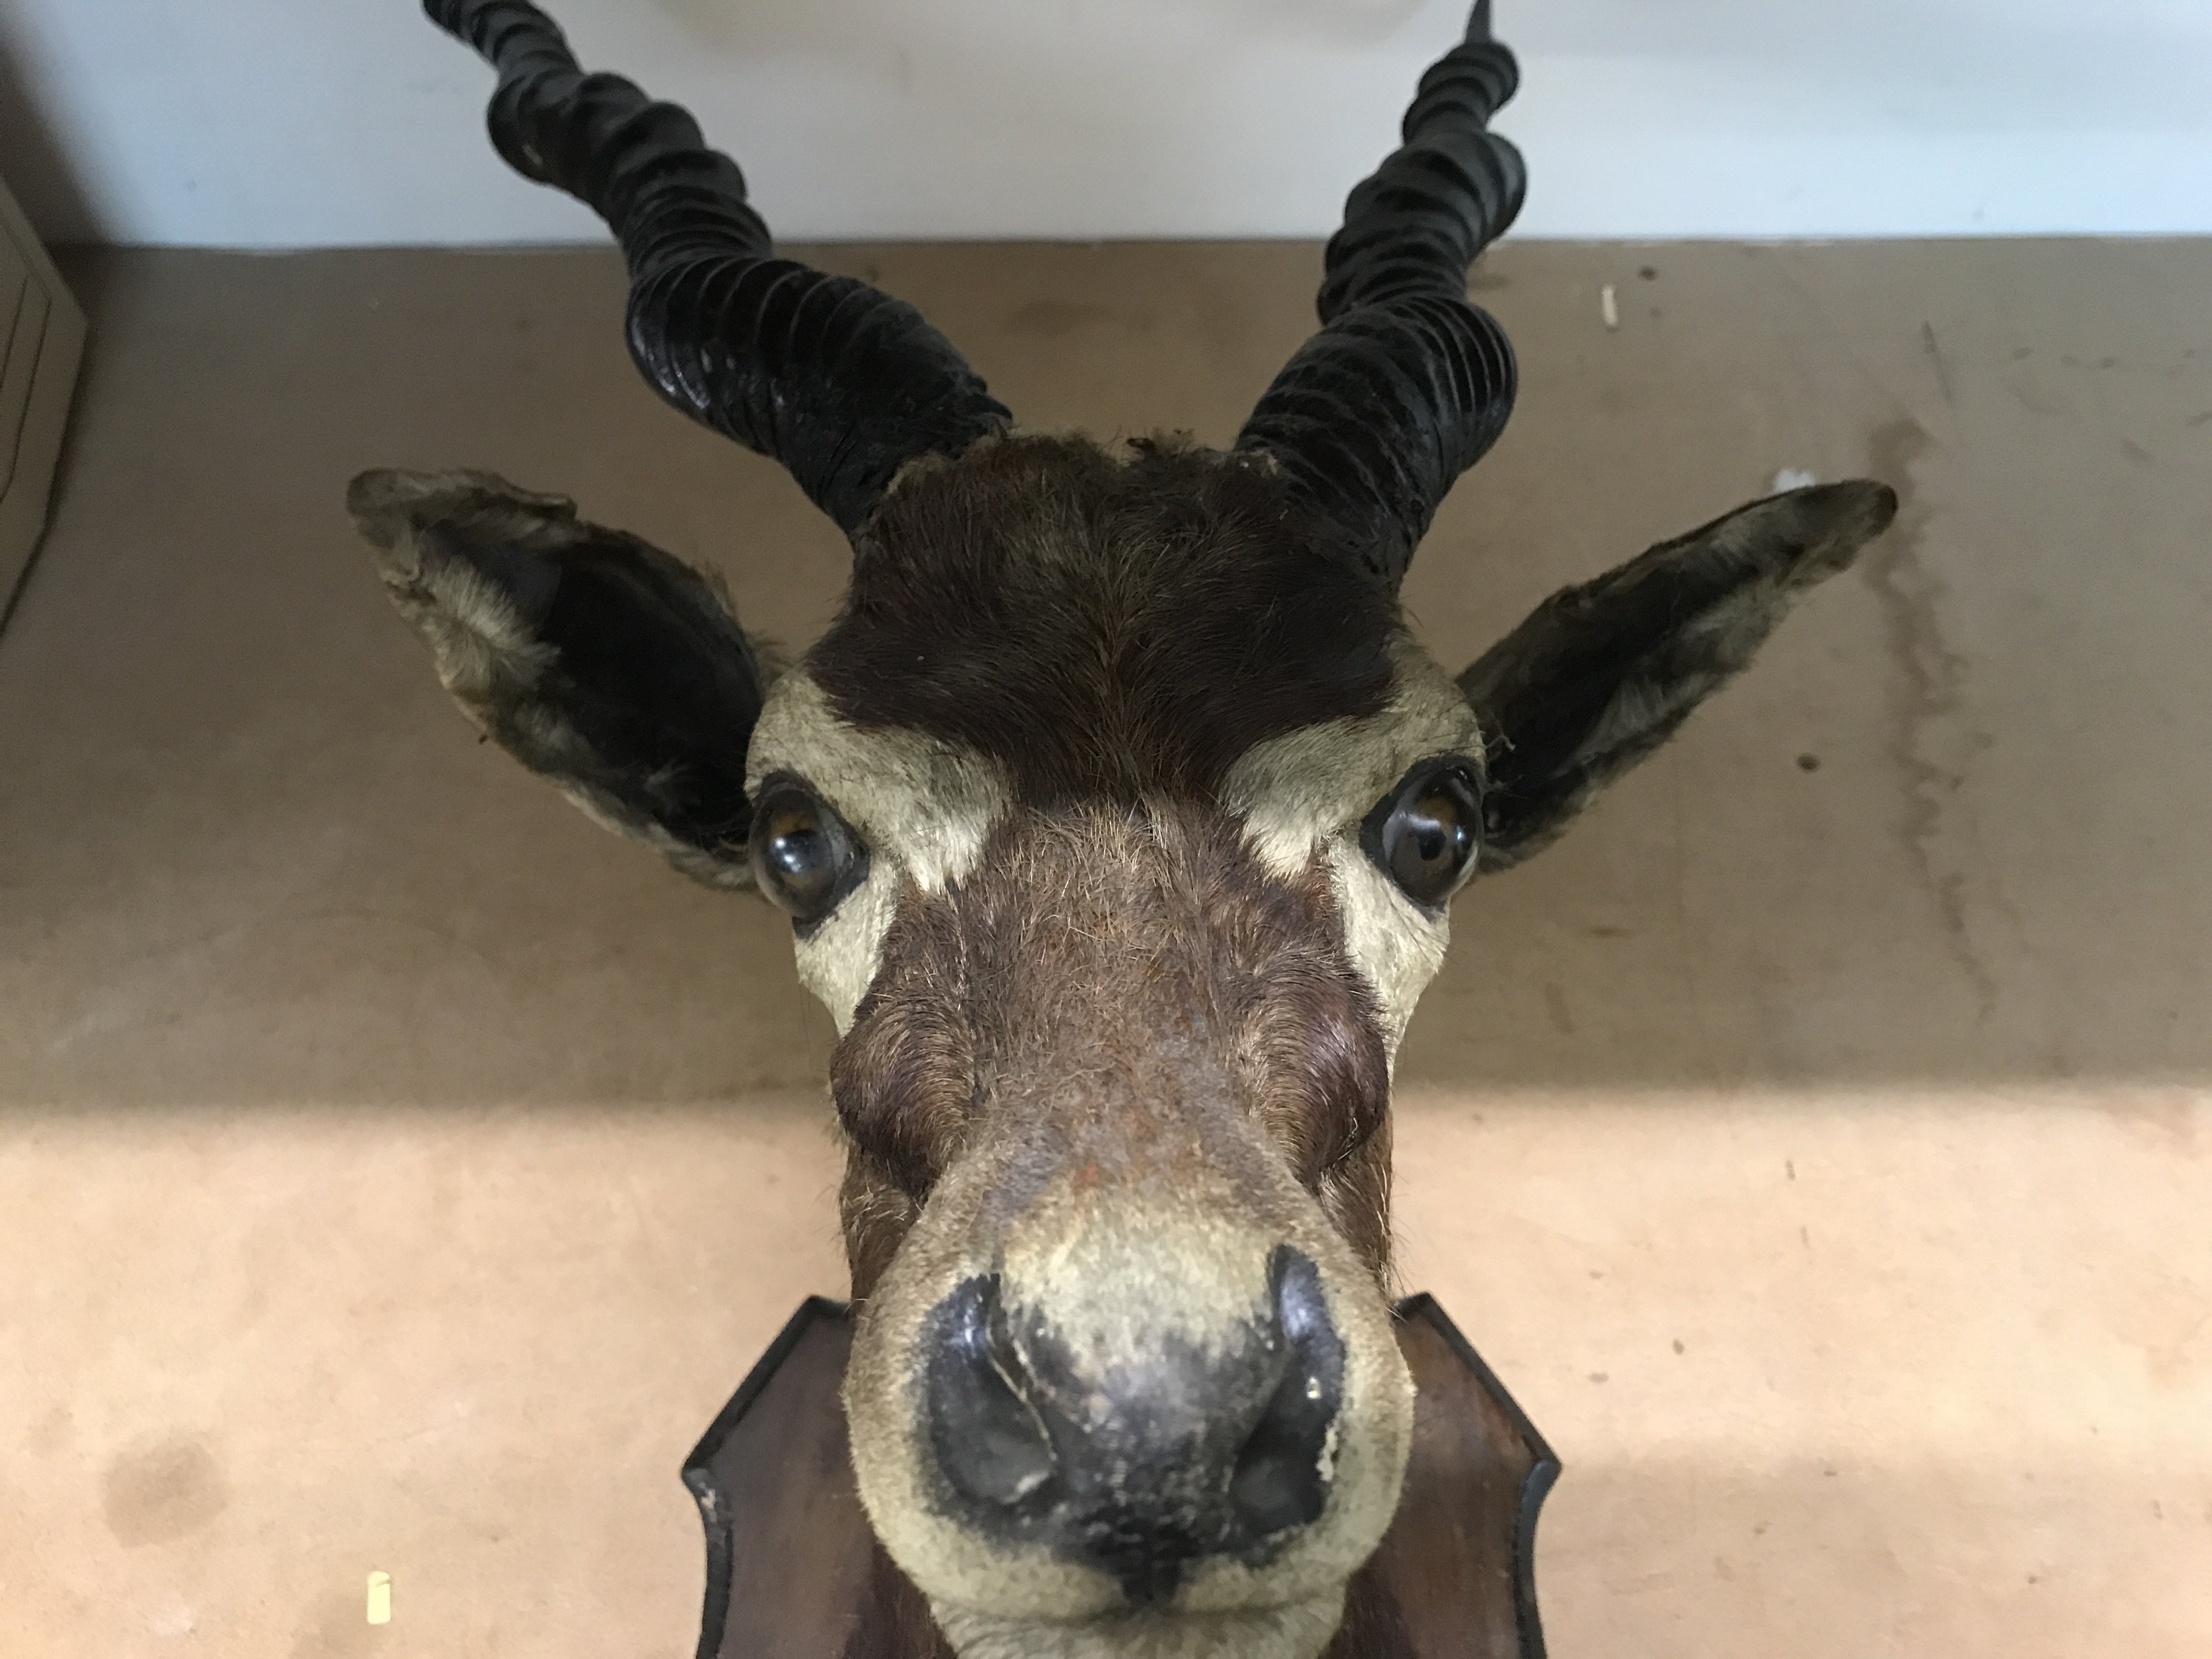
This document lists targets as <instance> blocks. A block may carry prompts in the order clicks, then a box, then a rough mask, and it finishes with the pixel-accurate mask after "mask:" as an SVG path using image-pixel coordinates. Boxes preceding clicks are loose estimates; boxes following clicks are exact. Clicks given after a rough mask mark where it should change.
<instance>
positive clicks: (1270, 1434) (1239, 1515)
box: [1229, 1245, 1344, 1541]
mask: <svg viewBox="0 0 2212 1659" xmlns="http://www.w3.org/2000/svg"><path fill="white" fill-rule="evenodd" d="M1268 1277H1269V1279H1270V1281H1271V1283H1272V1285H1273V1291H1274V1314H1275V1319H1276V1322H1277V1325H1278V1328H1279V1331H1280V1333H1281V1336H1282V1340H1283V1342H1284V1345H1285V1347H1286V1349H1287V1352H1286V1354H1285V1362H1284V1366H1283V1372H1282V1381H1281V1382H1280V1383H1279V1384H1277V1386H1276V1389H1275V1391H1274V1393H1273V1395H1272V1396H1270V1398H1269V1399H1268V1401H1267V1407H1266V1409H1265V1410H1264V1411H1263V1412H1262V1413H1261V1417H1260V1420H1259V1422H1258V1423H1257V1424H1256V1425H1254V1427H1253V1430H1252V1432H1251V1433H1250V1434H1249V1436H1247V1437H1246V1438H1245V1441H1244V1444H1243V1448H1242V1449H1240V1450H1239V1451H1238V1453H1237V1466H1236V1468H1235V1470H1234V1471H1233V1472H1232V1474H1231V1476H1230V1481H1229V1503H1230V1508H1231V1510H1232V1511H1233V1512H1234V1515H1235V1521H1234V1522H1233V1526H1234V1529H1235V1530H1236V1531H1237V1532H1238V1533H1240V1534H1243V1537H1244V1538H1245V1539H1246V1540H1248V1541H1258V1540H1260V1539H1263V1538H1266V1537H1268V1536H1269V1535H1271V1534H1275V1533H1279V1532H1283V1531H1285V1530H1287V1529H1288V1528H1291V1527H1297V1526H1304V1525H1305V1524H1307V1523H1308V1522H1311V1521H1314V1520H1316V1519H1317V1518H1318V1517H1319V1516H1320V1515H1321V1512H1322V1509H1323V1508H1324V1507H1325V1506H1326V1505H1327V1504H1328V1491H1329V1486H1330V1485H1331V1483H1332V1481H1333V1480H1334V1476H1335V1468H1334V1462H1335V1448H1336V1418H1337V1413H1338V1411H1339V1409H1340V1407H1342V1406H1343V1403H1344V1339H1343V1338H1342V1337H1341V1336H1340V1335H1339V1334H1337V1329H1336V1325H1335V1322H1334V1321H1333V1320H1331V1319H1330V1318H1329V1316H1328V1300H1327V1298H1326V1297H1324V1296H1323V1295H1322V1286H1321V1271H1320V1269H1319V1268H1317V1267H1315V1265H1314V1263H1313V1261H1312V1259H1311V1258H1310V1257H1309V1256H1307V1255H1304V1254H1303V1253H1301V1252H1299V1251H1297V1250H1294V1249H1291V1248H1290V1247H1289V1246H1287V1245H1285V1246H1283V1247H1281V1248H1279V1249H1277V1250H1276V1252H1275V1254H1274V1256H1273V1260H1272V1261H1270V1263H1269V1273H1268Z"/></svg>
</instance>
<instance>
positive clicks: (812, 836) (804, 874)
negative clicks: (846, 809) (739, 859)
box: [752, 778, 868, 932]
mask: <svg viewBox="0 0 2212 1659" xmlns="http://www.w3.org/2000/svg"><path fill="white" fill-rule="evenodd" d="M752 860H753V879H754V880H755V881H757V882H758V883H759V884H760V890H761V891H762V892H763V893H764V894H766V895H767V896H769V899H770V900H772V901H773V902H775V904H776V906H777V907H778V908H781V909H784V910H787V911H789V912H790V913H791V916H792V920H793V921H796V922H797V923H798V924H799V929H800V931H801V932H805V930H806V929H807V928H809V927H812V926H813V925H814V924H815V923H817V922H818V921H822V920H823V918H824V917H825V916H827V915H829V913H830V912H831V911H832V910H834V909H836V908H837V901H838V900H840V899H842V898H843V897H844V896H845V895H846V894H848V893H849V892H851V891H852V890H853V889H854V888H855V887H857V886H859V885H860V878H862V877H863V876H865V875H866V874H867V872H868V854H867V849H866V848H864V847H862V846H861V845H860V837H859V836H855V835H854V833H853V831H852V829H851V828H850V827H849V826H848V824H847V823H846V822H845V820H844V819H842V818H841V817H838V816H837V815H836V813H835V812H833V811H830V810H829V807H827V806H826V805H823V802H822V800H821V799H820V797H818V796H817V795H816V794H815V793H814V792H813V791H812V790H811V789H809V788H808V787H806V786H805V784H803V783H800V782H799V781H797V780H796V779H794V778H771V779H769V781H767V782H766V783H765V784H763V786H762V787H761V793H760V799H758V800H757V801H755V802H754V803H753V823H752Z"/></svg>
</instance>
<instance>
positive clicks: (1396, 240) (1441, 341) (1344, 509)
mask: <svg viewBox="0 0 2212 1659" xmlns="http://www.w3.org/2000/svg"><path fill="white" fill-rule="evenodd" d="M1519 85H1520V69H1519V67H1518V66H1517V65H1516V64H1515V62H1514V58H1513V54H1512V53H1511V52H1509V51H1508V50H1507V49H1506V48H1505V47H1504V46H1500V45H1499V44H1498V42H1497V41H1495V40H1492V38H1491V31H1490V0H1481V3H1480V4H1478V5H1477V6H1476V7H1475V8H1474V15H1473V16H1472V17H1471V18H1470V19H1469V20H1468V28H1467V37H1466V40H1464V41H1463V42H1462V44H1461V45H1460V46H1456V47H1455V48H1454V49H1453V50H1452V51H1451V52H1448V53H1446V54H1445V55H1444V56H1443V58H1440V59H1439V60H1437V63H1436V64H1434V65H1432V66H1431V68H1430V70H1429V72H1428V73H1427V74H1426V75H1425V76H1422V77H1421V85H1420V90H1419V93H1418V94H1416V95H1415V97H1414V99H1413V106H1412V107H1411V108H1409V109H1408V110H1407V112H1406V120H1405V125H1404V128H1403V132H1402V139H1403V148H1401V149H1399V150H1397V151H1396V152H1395V153H1394V154H1393V155H1391V156H1390V157H1389V159H1388V160H1386V161H1384V162H1383V165H1382V166H1381V167H1377V168H1376V171H1375V173H1374V174H1373V176H1371V177H1370V178H1369V179H1365V180H1364V181H1363V182H1362V183H1361V184H1360V185H1358V186H1357V187H1356V188H1355V189H1354V190H1353V191H1352V194H1351V196H1350V197H1349V198H1347V199H1346V203H1345V204H1344V225H1343V228H1341V229H1340V230H1339V231H1338V232H1337V234H1335V235H1334V237H1333V238H1331V239H1330V241H1329V244H1328V254H1327V257H1326V260H1325V264H1324V276H1323V278H1322V286H1321V294H1320V298H1319V301H1318V309H1319V311H1320V313H1321V320H1322V329H1321V331H1320V332H1319V333H1317V334H1316V335H1315V336H1314V337H1312V338H1311V339H1310V340H1308V341H1307V342H1306V343H1305V344H1304V346H1302V347H1301V348H1299V349H1298V351H1297V355H1296V356H1293V357H1292V358H1291V361H1290V362H1289V363H1288V364H1286V365H1285V368H1284V369H1283V372H1282V373H1281V374H1279V375H1277V376H1276V377H1275V380H1274V383H1273V385H1272V386H1269V387H1268V388H1267V393H1266V395H1265V396H1264V397H1262V398H1261V399H1260V402H1259V404H1258V405H1257V406H1256V407H1255V409H1254V410H1253V411H1252V416H1251V418H1250V419H1249V421H1247V422H1245V425H1244V429H1243V432H1242V433H1241V434H1240V435H1238V437H1237V447H1238V448H1240V449H1247V450H1258V451H1261V452H1264V453H1267V454H1268V455H1270V456H1272V457H1273V459H1275V461H1276V463H1277V464H1278V465H1279V466H1280V467H1281V469H1282V471H1283V472H1284V473H1285V475H1286V477H1287V478H1288V479H1289V482H1290V484H1291V492H1292V494H1293V495H1294V497H1295V498H1296V499H1297V501H1298V502H1299V503H1300V505H1301V506H1303V507H1305V508H1306V509H1307V510H1309V511H1310V512H1311V513H1314V514H1316V516H1317V517H1318V518H1319V519H1320V520H1322V522H1323V523H1324V524H1326V525H1327V526H1328V527H1329V528H1330V530H1331V531H1332V532H1333V533H1334V535H1335V536H1336V537H1337V538H1340V539H1341V543H1342V545H1343V547H1344V549H1345V550H1346V554H1347V556H1351V557H1353V558H1356V559H1358V561H1359V562H1361V563H1363V564H1364V565H1365V566H1366V567H1367V568H1369V569H1370V570H1371V571H1372V572H1373V573H1374V574H1375V575H1376V577H1377V578H1378V579H1379V580H1383V581H1385V582H1387V583H1389V585H1390V586H1392V587H1394V588H1395V586H1397V585H1398V583H1399V582H1400V581H1401V580H1403V578H1404V576H1405V574H1406V567H1407V565H1408V564H1409V563H1411V562H1412V560H1413V550H1414V548H1415V547H1416V546H1417V545H1419V542H1420V539H1421V537H1422V535H1423V534H1424V533H1425V532H1426V531H1427V529H1428V527H1429V520H1431V518H1432V517H1434V516H1435V513H1436V510H1437V504H1438V503H1439V502H1441V501H1443V498H1444V493H1445V491H1447V490H1449V489H1450V488H1451V486H1452V482H1453V480H1455V478H1457V477H1459V475H1460V474H1461V473H1462V472H1464V471H1467V469H1468V467H1470V466H1472V465H1474V463H1475V462H1476V461H1477V460H1479V459H1480V458H1481V456H1482V455H1483V453H1484V452H1485V451H1486V450H1487V449H1488V448H1489V447H1490V446H1491V445H1492V444H1493V443H1495V442H1496V441H1498V434H1499V433H1501V432H1502V431H1504V428H1505V422H1506V417H1507V416H1509V415H1510V414H1511V413H1512V410H1513V392H1514V386H1515V371H1514V363H1513V348H1512V345H1511V343H1510V342H1509V341H1508V340H1507V339H1506V337H1505V331H1504V329H1503V328H1502V327H1500V326H1499V325H1498V319H1496V318H1494V317H1492V316H1491V315H1490V313H1488V312H1486V311H1484V310H1482V309H1481V308H1480V307H1477V306H1474V305H1472V304H1470V303H1469V302H1468V298H1467V272H1468V266H1469V265H1471V264H1474V258H1475V256H1476V255H1477V254H1479V253H1480V252H1482V250H1483V249H1484V248H1485V247H1486V246H1489V245H1490V243H1491V242H1492V241H1494V240H1496V239H1497V238H1498V236H1500V235H1502V234H1504V231H1505V228H1506V227H1507V226H1509V225H1510V224H1511V223H1512V222H1513V219H1514V216H1516V214H1518V213H1519V212H1520V210H1521V198H1522V191H1523V189H1524V188H1525V185H1526V182H1527V175H1526V173H1525V170H1524V169H1523V167H1522V161H1521V155H1520V152H1519V151H1518V150H1516V149H1514V148H1513V146H1512V145H1511V144H1510V143H1507V142H1506V141H1505V140H1504V139H1503V138H1501V137H1498V136H1497V135H1496V134H1495V133H1492V132H1491V131H1489V122H1490V118H1491V117H1492V115H1494V114H1496V113H1497V112H1498V108H1499V106H1502V105H1503V104H1504V102H1505V101H1506V100H1507V99H1509V98H1510V97H1511V96H1512V95H1513V94H1514V91H1515V89H1516V88H1517V87H1518V86H1519Z"/></svg>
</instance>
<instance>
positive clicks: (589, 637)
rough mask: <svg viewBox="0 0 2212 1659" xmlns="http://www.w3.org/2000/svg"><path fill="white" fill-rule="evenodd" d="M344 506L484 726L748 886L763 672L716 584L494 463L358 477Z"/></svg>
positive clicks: (567, 781)
mask: <svg viewBox="0 0 2212 1659" xmlns="http://www.w3.org/2000/svg"><path fill="white" fill-rule="evenodd" d="M346 506H347V508H348V510H349V512H350V513H352V515H353V520H354V523H355V525H356V526H357V527H358V528H359V530H360V531H361V533H362V536H363V538H366V539H367V540H368V543H369V544H370V545H371V546H372V547H374V549H375V550H376V562H377V568H378V571H379V573H380V574H381V575H382V577H383V579H384V586H385V587H386V590H387V591H388V592H390V593H391V595H392V604H393V605H396V606H398V610H399V614H400V615H401V616H403V617H406V619H407V620H408V622H409V623H411V624H412V625H413V627H414V629H415V631H416V633H417V634H419V635H422V640H423V642H424V643H425V644H427V645H428V647H430V655H431V658H432V659H433V661H434V662H435V665H436V668H437V672H438V678H439V681H440V682H441V684H443V685H444V686H445V688H446V690H447V691H449V692H451V693H452V694H453V700H454V701H455V702H458V703H459V704H460V706H461V708H462V711H463V712H464V713H465V714H467V715H468V717H469V718H470V719H471V720H473V721H475V722H476V724H477V726H479V727H480V728H482V730H483V732H484V733H485V734H486V735H487V736H489V737H490V738H492V739H493V740H494V741H495V742H496V743H497V744H499V745H500V746H501V748H502V749H505V750H507V753H509V754H511V755H513V757H515V758H516V759H517V760H519V761H520V762H521V763H523V764H524V765H525V766H526V767H528V768H529V769H531V770H532V771H533V772H536V773H538V775H541V776H543V777H546V778H550V780H552V781H553V782H554V783H555V784H556V785H557V786H558V787H560V789H561V790H562V793H565V794H566V795H567V796H568V799H571V800H573V801H574V802H575V803H576V805H579V806H580V807H581V808H583V810H584V811H586V812H587V813H589V814H590V815H591V816H592V817H593V818H595V819H597V820H598V821H599V823H603V824H605V825H606V826H607V827H608V828H609V829H618V830H620V831H622V832H623V834H625V835H628V836H635V837H636V838H637V839H638V840H640V841H642V842H646V843H647V845H649V846H651V847H653V848H657V849H658V850H659V852H660V853H661V854H662V855H663V856H664V857H665V858H666V859H667V860H668V861H669V862H670V863H671V864H672V865H674V866H676V867H677V868H678V870H681V871H682V872H684V874H686V875H688V876H691V877H694V878H696V879H698V880H700V881H703V882H705V883H707V884H708V885H710V886H714V887H741V886H746V885H750V882H751V872H750V866H748V864H747V861H746V857H745V837H746V833H747V830H748V829H749V828H750V822H751V812H750V808H749V807H748V805H747V804H746V801H745V750H746V746H747V744H749V743H750V739H751V737H752V729H753V723H754V721H755V720H757V719H758V718H759V716H760V709H761V694H762V690H763V680H762V674H761V668H760V661H759V659H758V657H757V655H756V654H755V652H754V649H753V647H752V646H751V644H750V642H749V641H747V640H746V638H745V636H744V634H743V633H742V632H741V631H740V630H739V629H738V623H737V618H736V617H734V616H733V615H732V613H731V610H730V604H729V600H728V599H727V597H726V595H725V594H724V593H723V592H722V590H721V587H720V585H719V584H718V583H716V582H714V581H712V580H709V579H708V578H707V577H705V576H702V574H700V573H699V572H697V571H696V570H693V569H691V568H690V567H689V566H687V565H684V564H683V563H681V562H678V561H677V560H675V559H672V558H671V557H670V556H668V555H667V554H665V553H663V552H661V551H660V550H659V549H657V548H654V547H650V546H648V545H647V544H645V543H644V542H641V541H640V540H639V539H638V538H636V537H635V536H631V535H627V534H625V533H623V532H621V531H618V530H607V529H603V528H601V527H600V526H598V525H594V524H587V523H586V522H585V521H584V520H580V519H579V518H578V517H577V516H576V508H575V504H574V502H572V501H567V500H564V499H563V498H562V497H561V496H558V495H533V494H532V493H531V492H530V491H528V490H525V489H516V488H515V487H514V486H513V484H510V483H507V482H506V481H505V480H504V479H502V478H499V477H495V476H493V475H492V474H490V473H489V472H395V471H377V472H364V473H362V475H361V476H360V477H357V478H356V479H355V480H354V481H353V483H352V486H351V487H350V488H349V489H348V490H347V492H346Z"/></svg>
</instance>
